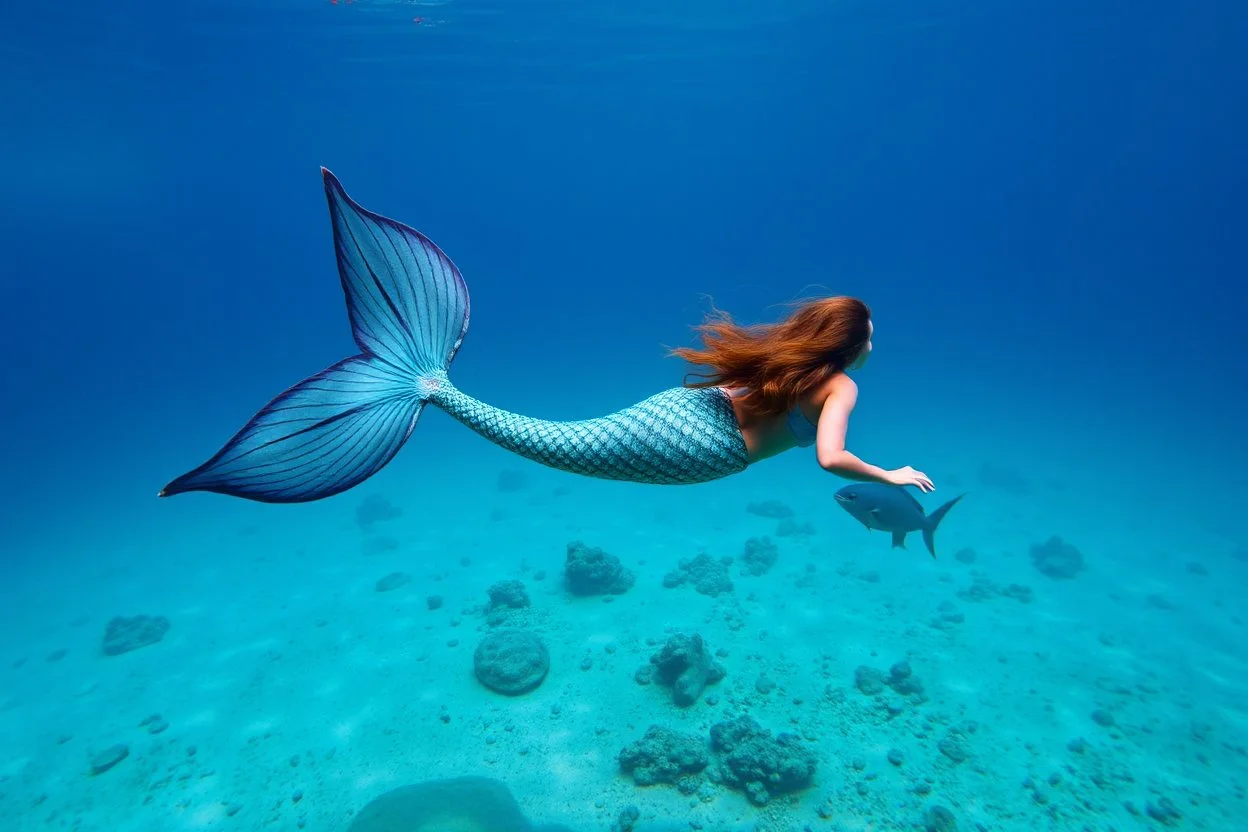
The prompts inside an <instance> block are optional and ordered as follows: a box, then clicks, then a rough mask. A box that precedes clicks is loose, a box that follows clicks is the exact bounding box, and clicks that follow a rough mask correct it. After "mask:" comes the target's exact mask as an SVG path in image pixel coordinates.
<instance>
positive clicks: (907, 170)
mask: <svg viewBox="0 0 1248 832" xmlns="http://www.w3.org/2000/svg"><path fill="white" fill-rule="evenodd" d="M414 13H420V14H422V15H424V16H426V17H427V18H429V19H430V20H431V21H432V22H435V23H437V25H435V26H430V25H427V24H426V25H415V24H414V23H413V22H412V20H411V18H412V16H413V14H414ZM1246 43H1248V9H1246V8H1245V7H1244V6H1243V5H1242V4H1236V3H1201V4H1196V5H1194V6H1184V7H1180V6H1179V5H1177V4H1146V5H1145V6H1141V5H1140V4H1138V3H1127V2H1110V3H1102V4H1097V5H1096V6H1095V7H1093V8H1089V7H1087V6H1086V5H1085V4H1076V3H1043V4H1041V3H1025V2H1016V3H1007V4H996V5H994V6H993V7H992V8H979V9H972V8H968V7H966V5H965V4H955V3H947V2H942V3H923V4H895V5H893V6H891V7H881V6H880V5H879V4H865V3H846V4H822V3H795V4H790V5H789V6H782V7H781V8H778V9H775V10H766V9H761V8H755V7H754V6H753V4H744V3H728V4H724V3H713V4H712V3H692V4H684V5H682V6H674V5H672V4H658V3H642V4H628V5H625V4H608V3H563V2H546V1H545V0H544V1H543V2H517V3H507V4H501V3H473V2H462V3H450V4H447V5H444V6H440V7H433V8H420V7H412V6H407V5H402V4H399V5H383V4H372V5H366V4H358V5H353V6H345V5H342V6H334V5H331V4H328V3H307V4H301V3H293V2H284V3H276V4H273V3H269V4H264V3H247V4H243V3H208V4H198V5H195V6H183V5H180V4H161V5H156V4H148V3H134V2H124V1H123V2H116V3H108V4H96V5H89V6H88V5H83V4H70V5H56V6H41V5H39V4H23V5H21V6H16V7H14V8H13V9H10V10H8V11H7V12H6V21H5V26H4V27H3V34H0V45H2V47H3V48H2V52H0V59H2V60H3V61H4V69H5V71H4V73H3V77H4V80H3V82H2V83H3V89H4V104H5V106H4V113H5V116H4V120H5V129H4V131H3V133H2V134H0V135H2V137H0V149H2V150H3V156H4V158H5V160H6V163H5V166H4V173H3V180H2V182H3V191H4V193H5V199H4V201H3V205H2V207H0V212H2V214H0V215H2V217H3V223H2V225H0V235H2V236H3V240H2V242H3V245H4V250H5V251H6V252H7V257H6V261H7V262H6V264H5V267H4V269H3V285H2V289H0V291H2V292H3V294H2V296H0V298H2V305H3V309H4V326H3V328H2V329H0V339H3V341H2V342H0V349H2V350H3V354H4V355H5V356H6V357H7V359H8V363H9V367H10V373H11V376H10V384H9V385H8V389H9V394H10V395H9V396H6V400H7V402H6V405H5V407H4V409H3V414H4V415H3V419H4V423H5V427H6V434H7V435H8V436H9V437H10V444H9V446H8V448H7V449H6V457H7V459H6V467H8V468H9V469H10V471H11V472H12V474H11V475H10V476H8V477H5V478H4V481H3V486H2V487H3V490H4V493H3V494H2V495H0V497H2V499H3V505H4V506H5V514H6V518H7V519H6V522H5V524H4V525H5V526H6V527H7V531H6V535H7V534H11V533H21V532H22V531H23V530H25V531H29V530H30V528H31V527H34V528H38V527H39V526H41V525H44V524H46V523H48V522H49V521H50V520H51V519H52V518H55V517H63V516H66V515H67V514H68V515H69V516H80V515H81V514H82V513H84V512H89V511H90V506H91V505H92V503H93V502H96V500H95V495H99V494H102V493H115V492H116V489H117V488H119V487H121V488H123V489H142V490H144V491H151V492H154V490H155V489H156V488H157V487H159V485H161V484H163V482H164V481H165V480H166V479H168V478H169V476H171V475H172V474H173V473H175V472H178V471H180V470H182V469H184V468H186V467H188V466H189V465H190V464H193V463H194V462H196V461H199V459H200V458H201V457H202V456H204V455H205V454H206V453H208V452H210V450H211V449H213V448H215V447H216V445H217V444H219V443H220V441H222V440H223V439H224V438H225V436H226V435H227V434H228V432H229V431H230V430H232V429H233V428H234V427H236V426H237V425H238V424H241V419H242V418H245V416H246V415H247V414H249V413H250V412H251V411H252V410H253V409H254V408H255V407H256V406H258V404H260V403H261V402H263V400H265V399H266V398H267V397H268V396H270V395H272V394H273V393H275V392H276V391H277V390H280V389H281V388H282V387H284V386H286V385H287V384H289V383H291V382H293V381H294V380H296V379H297V378H299V377H302V376H303V375H306V374H307V373H308V372H311V371H313V370H315V369H317V368H319V367H321V366H323V365H325V364H327V363H329V362H331V361H332V360H334V359H336V358H337V357H339V356H340V355H342V354H344V353H346V352H347V351H348V350H350V348H351V345H350V342H349V333H348V330H347V327H346V322H345V316H344V315H343V311H342V307H341V302H340V298H339V289H338V287H337V281H336V276H335V274H334V271H333V269H334V266H333V261H332V258H331V256H330V254H331V250H330V238H329V229H328V222H327V219H326V211H325V206H324V204H323V197H322V195H321V190H320V180H319V177H318V166H319V165H322V164H324V165H326V166H328V167H330V168H331V169H332V170H334V171H335V172H336V173H337V174H338V175H339V176H340V177H341V178H342V180H343V181H344V183H345V185H346V186H347V188H348V190H349V191H350V192H351V193H352V194H353V195H354V196H355V197H356V198H357V199H359V200H361V201H362V202H363V203H364V204H365V205H366V206H368V207H372V208H374V209H375V210H378V211H380V212H382V213H385V214H388V215H390V216H395V217H397V218H399V219H401V220H403V221H405V222H408V223H411V224H413V225H415V226H417V227H419V228H421V229H422V230H424V231H425V232H426V233H428V234H429V235H430V236H432V237H433V238H434V239H435V240H436V241H438V242H439V244H440V245H441V246H442V247H443V248H444V249H445V250H446V251H447V252H448V253H449V254H450V255H451V257H452V258H454V259H455V260H456V262H457V263H458V264H459V266H460V267H461V269H462V270H463V271H464V273H465V276H466V278H467V280H468V283H469V286H470V289H471V291H472V300H473V313H474V315H473V326H472V330H471V332H470V336H469V341H468V344H467V346H466V347H465V350H464V352H463V353H462V357H461V359H460V360H459V362H458V363H457V367H456V377H457V379H459V381H460V383H461V385H463V386H465V387H466V388H467V389H470V390H472V391H473V392H476V393H478V394H479V395H483V396H485V397H486V398H487V399H490V400H493V401H497V402H499V403H500V404H504V405H507V406H511V407H513V408H527V409H528V410H529V411H531V412H536V413H538V414H540V415H551V416H569V417H570V416H579V415H592V414H593V413H596V412H599V411H600V410H601V409H602V408H610V409H614V407H617V406H620V405H622V404H625V403H627V402H628V401H631V400H633V399H634V398H636V397H637V395H639V394H642V393H644V392H646V391H648V390H651V389H654V387H655V385H666V384H669V383H674V382H675V381H676V380H677V379H678V378H679V376H680V373H681V368H680V367H679V366H678V365H676V364H674V363H672V362H671V361H670V360H667V359H665V358H664V357H663V345H664V344H676V343H685V342H687V340H688V329H687V327H688V326H689V325H691V324H693V323H695V322H696V321H697V319H698V317H699V316H700V315H701V314H702V312H704V311H705V310H706V308H707V304H708V301H707V299H706V295H709V296H710V297H711V298H712V299H713V300H714V302H715V303H716V304H717V305H718V306H720V307H722V308H726V309H728V310H730V311H732V312H733V313H734V314H736V315H737V316H738V317H741V318H742V319H745V320H761V319H766V318H769V317H774V316H775V315H777V314H779V310H778V309H777V308H776V307H775V304H778V303H783V302H785V301H788V300H791V299H793V298H795V297H798V296H802V295H805V294H811V293H815V292H820V291H830V292H837V293H842V292H843V293H853V294H858V295H860V296H862V297H864V298H865V299H867V300H868V302H869V303H871V304H872V306H873V307H874V308H875V311H876V318H877V325H878V327H879V336H878V339H877V346H878V351H877V355H876V357H875V359H874V363H873V373H874V375H872V376H869V379H870V384H871V392H870V394H869V398H868V399H867V400H868V401H870V402H873V403H874V404H873V406H874V407H875V408H876V409H877V410H887V411H889V412H890V413H892V414H894V415H895V414H896V413H897V412H898V411H899V409H904V410H905V412H907V413H909V414H911V415H912V416H913V417H914V420H915V425H914V426H913V428H914V429H915V430H918V429H919V423H923V424H929V425H930V424H933V423H935V424H940V423H941V422H942V421H950V420H952V421H957V422H959V423H963V424H966V423H969V424H972V425H973V424H979V423H982V424H983V426H984V427H985V428H987V427H992V428H993V429H996V430H1000V431H1003V432H1004V433H1006V434H1009V435H1012V436H1013V437H1014V438H1015V441H1017V442H1019V443H1027V442H1029V441H1034V442H1035V443H1038V444H1039V445H1041V446H1045V445H1050V444H1051V445H1055V446H1056V445H1060V444H1062V439H1061V436H1062V432H1063V431H1064V430H1065V429H1066V427H1067V426H1069V425H1070V424H1071V423H1073V422H1079V423H1082V424H1083V426H1084V427H1087V426H1089V425H1090V426H1092V427H1094V428H1095V429H1096V430H1098V431H1102V433H1101V436H1103V444H1102V445H1101V446H1100V449H1099V450H1100V452H1101V453H1103V455H1104V456H1103V458H1102V459H1101V460H1100V462H1101V463H1103V464H1102V466H1101V467H1100V468H1098V471H1100V472H1101V473H1100V474H1098V476H1105V477H1106V479H1105V486H1106V487H1107V488H1114V487H1116V486H1118V485H1121V484H1125V483H1126V482H1129V481H1136V480H1139V479H1140V478H1150V479H1151V478H1178V479H1181V480H1183V481H1184V482H1186V483H1191V482H1193V481H1194V480H1198V479H1200V478H1210V477H1212V478H1214V480H1213V482H1215V483H1216V487H1217V488H1218V489H1223V490H1224V489H1228V488H1229V489H1236V488H1240V489H1242V484H1241V480H1240V478H1238V477H1236V476H1234V474H1233V472H1234V471H1235V470H1238V468H1239V466H1241V465H1242V464H1243V462H1244V450H1243V448H1244V446H1243V443H1242V441H1241V440H1240V439H1239V438H1238V437H1237V432H1238V430H1239V425H1240V422H1241V416H1240V414H1241V413H1242V409H1243V406H1244V400H1245V390H1246V389H1248V386H1246V385H1245V381H1246V372H1245V369H1244V364H1243V361H1242V358H1241V356H1242V355H1243V354H1244V353H1245V349H1244V347H1245V332H1244V325H1243V319H1244V313H1245V309H1246V306H1245V302H1244V298H1245V290H1244V288H1243V283H1244V280H1243V265H1242V258H1243V238H1242V229H1243V227H1244V219H1245V217H1246V216H1248V206H1246V204H1245V203H1246V202H1248V197H1246V196H1245V194H1246V193H1248V191H1246V189H1245V188H1246V186H1248V165H1245V160H1244V156H1243V134H1244V130H1245V126H1246V120H1248V112H1246V109H1248V108H1246V105H1245V102H1246V101H1248V98H1246V97H1245V96H1244V94H1243V91H1244V89H1245V82H1246V80H1248V75H1246V73H1245V66H1244V58H1243V51H1242V50H1243V47H1244V45H1245V44H1246ZM568 385H572V386H573V387H575V389H576V391H577V393H576V395H575V397H573V396H571V395H569V394H568V393H567V390H568V389H569V388H568ZM890 418H891V417H890ZM939 438H940V437H939V435H935V436H932V437H931V439H932V440H933V441H939ZM883 444H884V445H886V444H887V443H886V442H884V443H883ZM902 462H903V460H897V464H901V463H902ZM915 462H916V463H919V462H921V460H915ZM1079 474H1080V472H1078V471H1071V472H1070V476H1072V477H1076V476H1079ZM1224 475H1227V478H1226V479H1225V481H1222V480H1219V479H1218V478H1219V477H1221V476H1224ZM1185 488H1200V486H1192V485H1187V486H1185Z"/></svg>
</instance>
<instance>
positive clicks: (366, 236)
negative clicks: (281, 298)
mask: <svg viewBox="0 0 1248 832" xmlns="http://www.w3.org/2000/svg"><path fill="white" fill-rule="evenodd" d="M322 173H323V175H324V179H325V193H326V196H327V198H328V200H329V212H330V218H331V220H332V222H333V229H334V250H335V252H336V253H337V257H338V272H339V275H340V277H341V279H342V288H343V292H344V293H345V295H346V301H347V311H348V313H349V316H350V319H351V329H352V331H353V333H354V336H355V342H356V344H357V345H358V346H359V348H360V354H359V355H354V356H352V357H350V358H346V359H343V360H342V361H339V362H338V363H336V364H334V365H332V366H330V367H328V368H327V369H325V370H322V371H321V372H319V373H317V374H315V375H313V376H310V377H309V378H306V379H304V380H303V381H301V382H299V383H298V384H296V385H295V386H294V387H291V388H290V389H289V390H286V391H285V392H284V393H282V394H281V395H279V396H277V397H276V398H275V399H273V400H272V401H271V402H269V403H268V404H267V405H265V407H264V408H263V409H261V410H260V412H259V413H257V414H256V415H255V416H254V417H252V419H251V421H249V422H248V423H247V424H246V425H244V426H243V428H242V430H240V431H239V432H238V433H237V434H235V435H234V437H233V438H232V439H230V441H229V442H227V443H226V444H225V446H224V447H223V448H222V449H221V450H220V451H218V452H217V453H216V454H215V455H214V456H213V457H212V458H211V459H209V460H208V461H207V462H205V463H204V464H203V465H200V466H199V467H198V468H195V469H194V470H192V471H189V472H187V473H186V474H183V475H182V476H180V477H178V478H177V479H175V480H173V481H172V482H170V483H169V484H168V485H166V486H165V487H164V488H163V489H161V491H160V496H162V497H166V496H171V495H174V494H181V493H183V492H187V491H212V492H216V493H219V494H228V495H231V496H235V497H244V498H246V499H251V500H259V501H262V502H271V503H298V502H307V501H310V500H319V499H322V498H324V497H329V496H332V495H334V494H338V493H341V492H343V491H346V490H347V489H349V488H352V487H353V486H356V485H358V484H359V483H361V482H363V481H364V480H366V479H368V478H369V477H370V476H372V475H373V474H375V473H377V472H378V471H379V470H381V469H382V468H383V467H384V466H385V465H386V463H388V462H389V461H390V460H391V459H393V458H394V455H395V454H397V453H398V451H399V448H401V447H403V443H404V442H406V441H407V438H408V437H409V436H410V435H411V433H412V430H413V429H414V428H415V427H416V422H417V420H418V419H419V418H420V414H421V411H422V410H423V409H424V407H425V405H426V404H428V403H433V404H434V405H436V406H438V407H439V408H441V409H442V410H444V411H446V412H447V413H448V414H450V415H451V416H452V417H454V418H455V419H457V420H458V421H460V422H461V423H463V424H465V425H467V426H468V427H470V428H472V429H473V430H474V431H476V432H477V433H478V434H480V435H481V436H484V437H485V438H487V439H489V440H491V441H492V442H494V443H496V444H498V445H500V446H502V447H503V448H506V449H508V450H510V451H512V452H514V453H517V454H519V455H521V456H523V457H526V458H528V459H531V460H533V461H535V462H539V463H542V464H544V465H548V466H550V467H552V468H557V469H560V470H563V471H569V472H571V473H575V474H582V475H585V476H590V477H599V478H603V479H613V480H625V481H630V482H639V483H654V484H691V483H699V482H707V481H709V480H713V479H718V478H720V477H724V476H728V475H729V474H734V473H737V472H738V471H741V470H743V469H744V468H745V467H746V465H747V457H746V448H745V441H744V439H743V438H742V436H741V431H740V429H739V428H738V426H737V421H736V418H735V416H734V414H733V408H732V403H731V401H730V400H729V398H728V396H727V394H726V392H724V391H722V390H720V389H717V388H709V389H694V388H684V387H675V388H672V389H669V390H665V391H663V392H660V393H657V394H655V395H654V396H651V397H650V398H648V399H645V400H644V401H641V402H639V403H637V404H635V405H632V406H631V407H627V408H625V409H623V410H620V411H617V412H616V413H613V414H611V415H609V416H604V417H601V418H597V419H585V420H579V421H548V420H544V419H535V418H531V417H528V416H522V415H520V414H516V413H509V412H507V411H505V410H500V409H499V408H496V407H493V406H491V405H488V404H485V403H484V402H481V401H478V400H477V399H474V398H473V397H471V396H469V395H467V394H465V393H463V392H461V391H460V390H458V389H456V388H455V387H454V385H452V384H451V381H450V377H449V375H448V372H449V370H450V366H451V361H452V359H454V357H455V353H456V352H458V350H459V347H460V345H461V344H462V343H463V340H464V335H465V334H466V333H467V331H468V313H469V303H468V287H467V286H466V285H465V283H464V280H463V277H462V276H461V275H460V273H459V269H457V268H456V267H455V264H454V263H452V262H451V260H450V258H448V257H447V256H446V255H445V254H443V253H442V251H441V250H440V249H439V248H438V247H437V246H436V245H434V243H433V242H432V241H431V240H429V239H428V238H427V237H425V236H424V235H423V234H421V233H420V232H419V231H416V230H415V229H412V228H409V227H407V226H405V225H403V224H401V223H398V222H395V221H394V220H391V219H387V218H386V217H383V216H380V215H379V214H375V213H373V212H371V211H368V210H366V209H364V208H362V207H361V206H360V205H359V204H357V203H356V202H355V201H353V200H352V199H351V198H350V197H349V196H347V193H346V191H345V190H343V187H342V185H341V184H340V183H339V182H338V179H337V178H336V177H335V176H334V175H333V174H332V173H330V172H329V171H328V170H325V169H322Z"/></svg>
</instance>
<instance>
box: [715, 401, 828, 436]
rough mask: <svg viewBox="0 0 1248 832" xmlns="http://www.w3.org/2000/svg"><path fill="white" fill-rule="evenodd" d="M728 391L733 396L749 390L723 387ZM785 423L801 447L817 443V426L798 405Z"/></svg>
mask: <svg viewBox="0 0 1248 832" xmlns="http://www.w3.org/2000/svg"><path fill="white" fill-rule="evenodd" d="M721 389H724V390H726V391H727V393H728V395H729V396H731V397H733V398H738V397H740V396H744V395H745V394H746V393H748V392H749V390H748V389H747V388H745V387H732V388H721ZM784 420H785V425H786V426H787V427H788V429H789V433H790V434H792V436H793V442H794V444H796V445H797V446H798V447H799V448H808V447H810V446H811V445H813V444H815V439H816V438H817V436H818V428H817V426H816V425H815V424H814V423H813V422H811V421H810V420H809V419H807V418H806V414H804V413H802V410H801V408H800V407H798V406H797V405H794V406H793V407H792V409H790V410H789V412H788V413H786V414H785V417H784Z"/></svg>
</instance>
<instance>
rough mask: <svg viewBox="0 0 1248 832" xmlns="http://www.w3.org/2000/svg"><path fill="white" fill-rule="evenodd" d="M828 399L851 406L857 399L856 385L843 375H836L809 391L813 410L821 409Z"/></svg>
mask: <svg viewBox="0 0 1248 832" xmlns="http://www.w3.org/2000/svg"><path fill="white" fill-rule="evenodd" d="M829 399H840V400H842V401H846V402H849V403H850V404H852V403H853V402H855V401H857V399H858V383H857V382H856V381H854V380H853V379H852V378H850V377H849V376H848V375H846V374H845V373H837V374H836V375H834V376H832V378H830V379H828V380H827V381H825V382H824V383H823V384H821V385H819V386H818V387H816V388H815V389H814V390H812V391H811V395H810V404H811V405H813V406H814V407H815V409H822V408H823V406H824V404H825V403H827V401H828V400H829Z"/></svg>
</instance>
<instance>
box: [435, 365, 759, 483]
mask: <svg viewBox="0 0 1248 832" xmlns="http://www.w3.org/2000/svg"><path fill="white" fill-rule="evenodd" d="M430 399H431V401H432V402H433V403H434V404H436V405H437V406H438V407H440V408H441V409H442V410H444V411H446V412H447V413H448V414H449V415H450V416H452V417H453V418H455V419H456V420H458V421H459V422H462V423H463V424H465V425H467V426H468V427H470V428H472V429H473V430H474V431H476V432H477V433H478V434H480V435H481V436H484V437H485V438H486V439H489V440H490V441H492V442H494V443H495V444H497V445H499V446H501V447H503V448H506V449H507V450H509V451H512V452H514V453H517V454H520V455H521V456H523V457H525V458H527V459H530V460H533V461H534V462H539V463H541V464H543V465H548V466H550V467H551V468H557V469H559V470H561V471H568V472H571V473H574V474H582V475H585V476H589V477H598V478H600V479H609V480H622V481H626V482H637V483H649V484H656V485H682V484H684V485H688V484H693V483H701V482H708V481H710V480H716V479H719V478H721V477H726V476H728V475H730V474H735V473H738V472H740V471H742V470H744V469H745V467H746V465H748V463H749V461H748V458H747V455H746V447H745V440H744V439H743V438H742V436H741V430H740V428H739V427H738V425H737V420H736V416H735V415H734V413H733V409H732V402H731V401H730V400H729V398H728V395H727V394H726V393H725V392H724V391H723V390H720V389H718V388H688V387H673V388H670V389H668V390H664V391H662V392H660V393H656V394H655V395H653V396H650V397H649V398H647V399H645V400H643V401H640V402H638V403H637V404H635V405H632V406H631V407H626V408H624V409H623V410H619V411H616V412H615V413H612V414H610V415H609V416H602V417H600V418H595V419H582V420H576V421H550V420H547V419H535V418H533V417H531V416H523V415H521V414H518V413H511V412H509V411H506V410H502V409H500V408H497V407H494V406H493V405H489V404H486V403H485V402H482V401H479V400H477V399H475V398H473V397H472V396H469V395H467V394H466V393H463V392H461V391H460V390H458V389H457V388H455V387H453V386H451V385H449V384H446V383H443V384H441V385H439V389H437V390H436V391H435V392H433V393H432V394H431V395H430Z"/></svg>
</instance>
